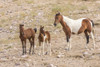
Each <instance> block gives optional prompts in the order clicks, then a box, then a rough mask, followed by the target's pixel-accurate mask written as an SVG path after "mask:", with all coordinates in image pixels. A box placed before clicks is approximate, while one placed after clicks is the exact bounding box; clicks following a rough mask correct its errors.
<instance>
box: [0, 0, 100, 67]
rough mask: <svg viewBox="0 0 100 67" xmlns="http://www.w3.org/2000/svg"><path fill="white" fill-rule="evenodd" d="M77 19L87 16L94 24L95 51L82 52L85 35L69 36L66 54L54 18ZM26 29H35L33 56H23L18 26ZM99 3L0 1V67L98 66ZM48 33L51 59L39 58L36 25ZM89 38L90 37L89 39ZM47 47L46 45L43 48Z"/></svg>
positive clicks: (32, 0) (84, 50)
mask: <svg viewBox="0 0 100 67" xmlns="http://www.w3.org/2000/svg"><path fill="white" fill-rule="evenodd" d="M57 11H60V12H61V13H62V14H63V15H66V16H69V17H70V18H73V19H77V18H81V17H87V18H91V19H93V21H94V22H95V40H96V46H97V47H96V49H94V50H93V49H92V47H93V46H92V39H90V44H89V50H87V49H85V43H86V40H85V37H84V34H80V35H72V40H71V44H72V50H70V51H66V50H65V47H66V46H67V42H66V40H65V34H64V32H63V31H62V27H61V25H60V24H58V26H57V27H54V26H53V22H54V15H55V13H56V12H57ZM20 23H24V24H25V28H29V27H31V28H35V27H37V28H38V32H37V33H36V40H35V43H36V48H35V54H34V55H29V54H28V50H29V46H30V45H29V42H28V41H27V54H26V55H24V56H22V45H21V42H20V40H19V27H18V26H19V24H20ZM99 24H100V1H99V0H95V1H93V0H89V1H82V0H74V1H73V0H68V1H66V0H0V67H100V25H99ZM40 25H43V26H45V30H49V31H50V34H51V37H52V38H51V44H52V56H49V55H48V54H47V55H40V52H39V51H40V49H39V46H38V40H37V37H38V33H39V26H40ZM90 38H91V37H90ZM46 48H47V46H46Z"/></svg>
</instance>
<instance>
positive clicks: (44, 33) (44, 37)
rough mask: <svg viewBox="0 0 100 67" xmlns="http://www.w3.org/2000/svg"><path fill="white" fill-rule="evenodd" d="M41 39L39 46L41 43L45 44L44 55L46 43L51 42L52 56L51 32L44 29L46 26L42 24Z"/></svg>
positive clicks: (39, 37)
mask: <svg viewBox="0 0 100 67" xmlns="http://www.w3.org/2000/svg"><path fill="white" fill-rule="evenodd" d="M38 39H39V46H41V43H42V45H43V55H44V46H45V45H44V44H45V43H47V44H48V43H49V51H50V56H51V43H50V40H51V38H50V33H49V32H48V31H44V26H40V33H39V36H38Z"/></svg>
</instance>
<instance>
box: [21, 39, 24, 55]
mask: <svg viewBox="0 0 100 67" xmlns="http://www.w3.org/2000/svg"><path fill="white" fill-rule="evenodd" d="M21 42H22V49H23V51H22V55H24V41H22V40H21Z"/></svg>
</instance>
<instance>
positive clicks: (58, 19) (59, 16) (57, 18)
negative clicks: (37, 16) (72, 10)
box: [54, 13, 62, 26]
mask: <svg viewBox="0 0 100 67" xmlns="http://www.w3.org/2000/svg"><path fill="white" fill-rule="evenodd" d="M61 19H62V15H61V14H60V13H57V14H56V15H55V21H54V26H56V25H57V24H58V23H59V22H61Z"/></svg>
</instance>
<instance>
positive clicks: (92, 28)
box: [90, 20, 95, 34]
mask: <svg viewBox="0 0 100 67" xmlns="http://www.w3.org/2000/svg"><path fill="white" fill-rule="evenodd" d="M90 21H91V23H92V32H93V34H95V30H94V22H93V20H90Z"/></svg>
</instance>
